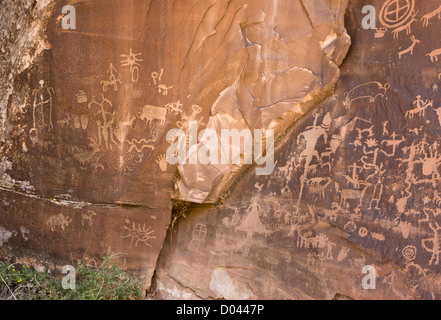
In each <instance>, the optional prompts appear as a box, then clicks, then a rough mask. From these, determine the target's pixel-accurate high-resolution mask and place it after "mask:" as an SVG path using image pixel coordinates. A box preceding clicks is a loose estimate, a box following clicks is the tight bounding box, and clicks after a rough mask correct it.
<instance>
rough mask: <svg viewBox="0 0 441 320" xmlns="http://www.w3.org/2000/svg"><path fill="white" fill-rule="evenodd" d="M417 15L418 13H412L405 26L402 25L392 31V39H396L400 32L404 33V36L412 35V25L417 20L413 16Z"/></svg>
mask: <svg viewBox="0 0 441 320" xmlns="http://www.w3.org/2000/svg"><path fill="white" fill-rule="evenodd" d="M417 14H418V12H414V13H413V14H412V16H411V19H410V21H409V22H407V23H406V24H405V25H402V26H401V27H398V28H396V29H395V30H394V31H392V33H393V35H394V39H398V35H399V33H400V32H402V31H406V34H407V35H409V34H411V33H412V23H414V22H416V21H417V19H415V16H416V15H417Z"/></svg>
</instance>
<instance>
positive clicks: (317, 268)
mask: <svg viewBox="0 0 441 320" xmlns="http://www.w3.org/2000/svg"><path fill="white" fill-rule="evenodd" d="M323 260H324V257H323V255H321V254H318V253H315V252H310V253H308V256H307V261H306V268H307V269H308V270H309V271H311V272H315V273H324V272H325V271H326V270H325V268H324V264H323Z"/></svg>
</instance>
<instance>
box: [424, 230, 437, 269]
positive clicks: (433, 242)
mask: <svg viewBox="0 0 441 320" xmlns="http://www.w3.org/2000/svg"><path fill="white" fill-rule="evenodd" d="M429 228H430V229H431V230H432V231H433V238H429V239H424V240H422V241H421V245H422V247H423V248H424V249H425V250H426V251H427V252H430V253H432V258H431V259H430V262H429V265H430V266H433V265H435V266H438V265H439V256H440V248H441V237H440V231H441V226H440V225H439V223H437V222H435V223H429Z"/></svg>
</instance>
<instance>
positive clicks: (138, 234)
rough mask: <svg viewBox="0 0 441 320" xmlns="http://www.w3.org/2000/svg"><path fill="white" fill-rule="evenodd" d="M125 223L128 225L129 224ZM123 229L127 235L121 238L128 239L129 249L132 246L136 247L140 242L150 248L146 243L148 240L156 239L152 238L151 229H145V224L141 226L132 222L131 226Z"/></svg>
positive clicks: (152, 231)
mask: <svg viewBox="0 0 441 320" xmlns="http://www.w3.org/2000/svg"><path fill="white" fill-rule="evenodd" d="M126 222H127V223H128V224H129V225H130V222H128V221H126ZM124 229H125V230H127V234H126V235H123V236H121V238H123V239H130V249H132V248H133V245H135V247H138V244H139V243H140V242H142V243H144V244H146V245H147V246H149V247H151V245H150V244H149V243H148V241H149V240H150V239H156V237H154V236H152V234H153V233H154V232H155V231H154V230H151V227H148V228H146V226H145V224H143V225H141V224H140V223H138V224H137V223H135V222H133V223H132V226H124Z"/></svg>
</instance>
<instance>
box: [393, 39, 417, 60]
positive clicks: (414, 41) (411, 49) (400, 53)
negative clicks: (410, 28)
mask: <svg viewBox="0 0 441 320" xmlns="http://www.w3.org/2000/svg"><path fill="white" fill-rule="evenodd" d="M410 39H411V40H412V44H411V45H410V47H408V48H407V49H405V50H403V51H400V52H398V58H399V59H400V60H401V57H402V56H403V55H405V54H408V53H410V55H411V56H412V55H413V51H414V49H415V46H416V45H417V44H419V43H421V40H418V39H416V38H415V37H414V36H412V37H410Z"/></svg>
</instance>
